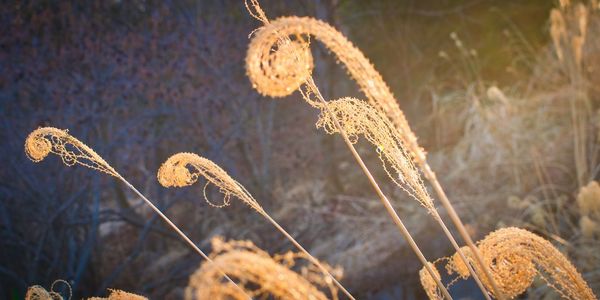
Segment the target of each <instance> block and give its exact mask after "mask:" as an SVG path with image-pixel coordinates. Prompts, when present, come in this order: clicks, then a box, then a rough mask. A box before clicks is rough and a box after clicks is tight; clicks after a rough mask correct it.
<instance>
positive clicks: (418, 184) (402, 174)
mask: <svg viewBox="0 0 600 300" xmlns="http://www.w3.org/2000/svg"><path fill="white" fill-rule="evenodd" d="M328 107H329V109H330V110H331V112H332V113H327V112H321V114H320V115H319V120H318V121H317V127H322V128H324V130H325V131H326V132H327V133H329V134H333V133H340V132H341V131H344V132H345V133H346V134H347V135H348V136H349V137H350V140H351V141H354V142H355V141H356V140H357V139H358V136H359V135H363V136H364V137H365V138H366V139H367V140H368V141H369V142H370V143H371V144H373V145H374V146H375V147H376V149H377V153H378V154H379V159H380V160H381V161H382V163H383V168H384V170H385V171H386V173H387V174H388V176H389V177H390V179H391V180H392V181H393V182H394V183H395V184H396V185H397V186H399V187H400V188H401V189H403V190H404V191H405V192H406V193H408V194H409V195H410V196H411V197H412V198H413V199H415V200H417V201H418V202H419V203H421V205H423V206H424V207H425V208H427V210H428V212H429V213H430V214H431V215H432V216H433V217H434V219H435V220H436V222H438V224H439V225H440V227H441V228H442V229H443V231H444V234H445V235H446V237H447V238H448V239H449V240H450V242H451V244H452V246H453V247H454V248H455V249H456V251H457V253H458V255H460V256H462V258H463V259H464V261H467V259H466V257H465V256H464V254H463V251H462V249H461V248H460V247H459V246H458V243H457V242H456V240H455V238H454V236H452V234H451V233H450V231H449V229H448V228H447V226H446V224H445V223H444V221H443V220H442V218H441V217H440V215H439V213H438V212H437V210H436V208H435V206H434V204H433V200H432V199H431V197H430V196H429V193H428V192H427V189H426V188H425V185H424V184H423V180H422V179H421V175H420V173H419V170H418V169H417V167H416V166H415V165H414V164H413V161H412V159H411V158H410V156H409V155H408V151H407V150H406V149H405V145H404V144H403V143H402V139H401V138H400V136H399V133H398V132H397V130H396V129H395V128H394V126H393V125H392V124H391V123H390V122H389V120H388V119H387V118H386V117H385V116H383V115H382V114H381V113H380V112H379V111H378V110H376V109H375V108H373V107H372V106H370V105H369V104H367V103H366V102H364V101H360V100H357V99H353V98H343V99H339V100H334V101H330V102H329V103H328ZM334 117H335V119H336V120H337V121H338V122H339V125H340V128H341V130H340V129H338V127H336V126H335V124H334ZM390 169H392V170H393V174H392V173H390V171H389V170H390ZM467 272H470V273H471V275H473V276H474V279H475V281H476V283H477V284H478V285H479V287H480V289H481V291H482V292H483V293H484V296H485V297H486V298H488V299H489V296H488V295H487V291H486V288H485V287H484V286H483V284H482V283H481V281H480V279H479V277H478V276H477V273H476V272H475V270H474V269H473V268H472V267H471V266H470V265H467ZM428 276H429V277H428V278H429V279H430V280H429V282H434V281H433V278H432V277H431V275H429V274H428Z"/></svg>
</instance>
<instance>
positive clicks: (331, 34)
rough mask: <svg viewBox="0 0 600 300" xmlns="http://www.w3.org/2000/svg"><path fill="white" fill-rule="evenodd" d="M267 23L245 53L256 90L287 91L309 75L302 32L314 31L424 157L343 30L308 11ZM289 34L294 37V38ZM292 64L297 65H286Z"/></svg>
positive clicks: (280, 93) (270, 93)
mask: <svg viewBox="0 0 600 300" xmlns="http://www.w3.org/2000/svg"><path fill="white" fill-rule="evenodd" d="M260 19H261V20H262V19H263V18H260ZM265 23H266V25H265V26H263V27H261V28H259V29H258V30H257V31H256V32H255V34H254V37H253V39H252V41H251V42H250V46H249V49H248V53H247V55H246V72H247V74H248V77H249V78H250V81H251V82H252V84H253V86H254V87H255V88H256V90H258V91H259V92H260V93H261V94H263V95H268V96H271V97H283V96H287V95H290V94H292V93H293V92H294V91H295V90H297V89H298V88H299V87H300V86H301V85H302V83H304V82H305V81H306V80H308V79H309V77H310V74H311V70H312V58H309V57H310V50H309V49H308V47H306V46H305V45H307V43H305V42H303V41H305V40H306V38H304V37H303V36H314V37H315V39H317V40H319V41H321V42H322V43H323V44H324V45H325V46H326V47H327V48H328V49H329V50H331V52H333V53H334V54H335V55H336V58H337V59H338V60H339V61H340V62H342V64H343V65H344V66H345V67H346V69H347V70H348V73H349V75H350V76H351V77H352V78H353V79H354V80H355V81H356V82H357V84H358V85H359V86H360V89H361V90H362V91H363V93H364V94H365V95H366V96H367V99H368V100H369V103H370V104H371V105H373V106H374V107H375V108H377V109H378V110H379V111H382V112H383V113H384V115H385V116H387V117H388V118H389V119H390V120H391V121H392V123H393V124H394V126H395V127H396V129H397V130H398V131H399V132H400V133H401V134H402V136H403V138H404V139H405V140H406V143H407V149H409V151H410V152H411V156H413V157H414V158H415V159H416V161H417V163H419V164H422V163H425V151H424V150H423V149H422V148H421V147H419V145H418V143H417V138H416V136H415V134H414V133H413V132H412V130H411V129H410V127H409V125H408V122H407V120H406V117H405V116H404V113H403V112H402V110H401V109H400V107H399V106H398V102H397V101H396V99H395V98H394V95H393V94H392V92H391V91H390V88H389V87H388V86H387V84H386V83H385V81H383V78H382V77H381V75H380V74H379V72H377V70H375V68H374V67H373V65H372V64H371V62H370V61H369V60H368V59H367V58H366V57H365V55H364V54H363V53H362V52H361V51H360V50H359V49H358V48H356V47H355V46H354V45H353V44H352V43H351V42H350V41H348V39H346V37H345V36H344V35H343V34H341V33H340V32H339V31H337V30H336V29H335V28H333V27H332V26H331V25H329V24H327V23H325V22H322V21H319V20H316V19H313V18H310V17H282V18H278V19H276V20H274V21H271V22H265ZM290 37H295V39H294V40H293V41H292V40H291V39H290ZM298 41H300V42H298ZM282 45H283V47H282ZM292 45H295V46H292ZM290 50H292V51H290ZM277 52H281V53H279V54H277ZM278 62H281V63H282V65H279V64H278ZM291 66H294V67H293V68H288V67H291ZM313 92H315V91H313ZM313 104H314V103H313Z"/></svg>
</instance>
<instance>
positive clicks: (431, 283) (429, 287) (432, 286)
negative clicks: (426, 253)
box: [419, 262, 469, 300]
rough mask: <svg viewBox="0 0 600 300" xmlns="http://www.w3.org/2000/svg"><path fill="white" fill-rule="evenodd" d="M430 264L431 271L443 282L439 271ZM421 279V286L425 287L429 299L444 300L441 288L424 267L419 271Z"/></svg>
mask: <svg viewBox="0 0 600 300" xmlns="http://www.w3.org/2000/svg"><path fill="white" fill-rule="evenodd" d="M428 264H429V266H430V267H431V269H432V270H433V272H434V273H435V276H436V277H437V278H438V279H439V280H441V278H442V277H441V276H440V272H439V271H438V270H437V268H436V267H435V265H434V264H432V263H429V262H428ZM468 272H469V271H468V270H467V273H468ZM419 279H420V281H421V285H422V286H423V289H424V290H425V293H427V297H429V299H435V300H441V299H444V297H443V295H442V293H441V292H440V289H439V287H438V286H437V284H436V283H435V280H434V279H433V278H432V277H431V275H430V274H429V272H427V269H425V267H423V268H421V270H419Z"/></svg>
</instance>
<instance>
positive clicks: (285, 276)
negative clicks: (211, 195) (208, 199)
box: [186, 238, 337, 300]
mask: <svg viewBox="0 0 600 300" xmlns="http://www.w3.org/2000/svg"><path fill="white" fill-rule="evenodd" d="M210 257H211V259H212V260H213V262H214V263H203V264H202V265H201V266H200V268H198V270H197V271H196V272H194V274H192V276H190V279H189V283H188V287H187V288H186V299H236V300H237V299H244V300H245V299H247V295H245V294H243V293H242V292H241V291H239V290H238V289H237V288H235V286H233V285H232V284H231V283H229V282H224V281H223V273H225V274H227V275H228V276H229V277H230V278H234V279H235V280H236V282H237V284H238V286H240V287H241V288H242V289H244V291H245V292H246V293H247V294H248V295H250V296H252V297H253V298H255V299H262V297H265V296H267V295H269V296H270V297H274V298H277V299H315V300H321V299H322V300H325V299H328V297H327V296H326V295H325V294H324V293H323V292H322V291H320V290H319V288H320V287H321V288H324V289H326V290H329V291H330V294H331V297H333V299H337V288H336V286H335V285H333V283H332V282H331V281H330V280H328V279H329V276H327V275H326V274H325V273H323V272H321V271H319V269H318V268H317V267H316V266H315V265H313V264H311V263H309V262H308V260H306V257H305V256H304V255H303V254H301V253H295V252H287V253H284V254H281V255H273V256H271V255H269V254H268V253H267V252H265V251H263V250H261V249H259V248H257V247H256V246H254V244H253V243H252V242H250V241H230V242H224V241H223V240H222V239H220V238H217V239H214V240H213V252H212V253H211V255H210ZM304 262H306V264H303V263H304ZM294 269H299V270H298V272H296V271H294Z"/></svg>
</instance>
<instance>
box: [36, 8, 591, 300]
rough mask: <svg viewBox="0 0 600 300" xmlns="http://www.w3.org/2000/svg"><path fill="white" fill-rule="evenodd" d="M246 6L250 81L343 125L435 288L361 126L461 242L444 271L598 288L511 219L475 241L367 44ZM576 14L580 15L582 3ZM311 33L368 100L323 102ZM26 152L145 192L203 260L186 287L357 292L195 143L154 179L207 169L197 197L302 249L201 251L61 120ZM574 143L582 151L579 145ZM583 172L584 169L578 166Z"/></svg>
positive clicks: (508, 288)
mask: <svg viewBox="0 0 600 300" xmlns="http://www.w3.org/2000/svg"><path fill="white" fill-rule="evenodd" d="M246 6H247V8H248V11H249V13H250V14H251V15H252V16H253V17H255V18H256V19H258V20H259V21H261V22H262V23H263V26H262V27H260V28H258V29H257V30H255V31H254V32H253V33H252V35H253V37H252V40H251V42H250V46H249V49H248V53H247V56H246V70H247V74H248V77H249V78H250V81H251V82H252V85H253V87H254V88H255V89H256V90H257V91H258V92H260V93H261V94H263V95H267V96H271V97H284V96H287V95H290V94H291V93H293V92H294V91H296V90H299V91H300V92H301V94H302V96H303V98H304V100H305V101H306V102H307V103H308V104H309V105H311V106H312V107H314V108H316V109H318V110H319V111H320V115H319V120H318V122H317V124H316V126H317V127H318V128H323V129H324V131H325V132H326V133H329V134H334V133H338V134H340V135H341V136H342V138H343V140H344V142H345V144H346V146H347V148H348V149H349V150H350V152H351V154H352V155H353V157H354V158H355V160H356V162H357V163H358V165H359V166H360V168H361V170H362V171H363V172H364V174H365V176H366V177H367V178H368V180H369V182H370V184H371V185H372V187H373V189H374V191H375V192H376V194H377V196H378V197H379V199H380V201H381V203H382V204H383V205H384V207H385V209H386V211H387V212H388V214H389V215H390V217H391V218H392V220H393V221H394V223H395V224H396V225H397V227H398V229H399V231H400V233H401V234H402V235H403V237H404V238H405V240H406V241H407V243H408V245H409V246H410V248H411V249H412V250H413V251H414V253H415V254H416V255H417V257H418V259H419V260H420V262H421V263H422V264H423V269H422V270H421V271H420V272H419V274H420V278H421V282H422V285H423V287H424V289H425V290H426V292H427V294H428V296H429V297H430V298H432V299H441V298H446V299H452V297H451V295H450V293H449V291H448V287H449V285H448V286H445V285H444V284H443V283H442V280H441V276H440V273H439V271H438V270H437V268H436V263H437V262H438V261H439V260H438V261H436V262H434V263H431V262H429V261H428V260H427V259H426V258H425V256H424V255H423V253H422V251H421V250H420V248H419V246H418V245H417V244H416V242H415V241H414V239H413V237H412V236H411V234H410V232H409V231H408V229H407V228H406V226H405V225H404V223H403V221H402V219H401V218H400V216H399V215H398V213H397V211H396V210H395V209H394V207H393V206H392V204H391V203H390V201H389V199H388V197H387V196H386V195H385V194H384V192H383V191H382V190H381V188H380V185H379V183H378V182H377V180H376V179H375V177H374V176H373V175H372V173H371V171H370V170H369V168H368V167H367V166H366V165H365V163H364V161H363V159H362V157H361V156H360V155H359V153H358V152H357V151H356V148H355V146H354V144H355V143H356V142H357V140H358V139H359V138H360V136H362V137H364V138H365V140H367V141H368V142H369V143H371V144H372V145H373V146H374V147H375V151H376V152H377V154H378V155H379V159H380V160H381V163H382V166H383V168H384V170H385V172H386V173H387V175H388V177H389V179H391V181H392V183H393V184H395V185H396V186H397V187H399V188H400V189H402V190H403V191H405V192H406V193H407V194H408V195H409V197H410V198H412V199H414V200H416V201H418V203H419V204H421V205H422V206H423V207H424V208H425V209H426V211H427V213H428V214H429V215H431V217H432V218H433V219H434V220H435V221H436V222H437V223H438V224H439V226H440V227H441V228H442V230H443V231H444V233H445V235H446V237H447V238H448V240H449V241H450V243H451V244H452V246H453V247H454V249H455V250H456V254H455V255H453V256H452V257H451V258H447V260H448V264H447V265H446V269H447V271H448V272H449V273H451V274H453V273H456V274H458V276H459V277H461V278H467V277H472V278H473V279H474V280H475V282H476V283H477V285H478V287H479V288H480V290H481V292H482V294H483V296H484V297H485V298H486V299H491V298H492V297H494V298H497V299H506V298H514V297H516V296H517V295H519V294H521V293H523V292H524V291H525V290H526V289H527V288H528V287H529V286H530V285H531V283H532V281H533V277H534V276H536V275H541V277H542V278H544V279H545V280H546V281H547V282H548V284H549V285H550V286H551V287H553V288H555V289H556V290H557V291H558V292H559V293H560V294H561V295H562V296H564V297H565V298H569V299H596V298H595V296H594V294H593V293H592V291H591V289H590V288H589V287H588V286H587V284H586V282H585V281H584V280H583V278H582V277H581V275H580V274H579V273H578V272H577V270H576V269H575V267H574V266H573V265H572V264H571V263H570V262H569V261H568V260H567V259H566V258H565V256H563V255H562V254H561V253H560V252H559V251H558V250H556V249H555V248H554V247H553V246H552V245H551V244H550V243H549V242H547V241H546V240H544V239H542V238H540V237H538V236H537V235H535V234H533V233H530V232H528V231H526V230H523V229H518V228H508V229H501V230H498V231H495V232H493V233H491V234H489V235H488V236H487V237H486V238H485V239H483V240H481V241H480V242H479V243H478V244H477V245H476V244H475V243H474V242H473V240H472V238H471V237H470V236H469V233H468V231H467V230H466V228H465V226H464V224H463V222H462V221H461V219H460V218H459V216H458V214H457V213H456V211H455V210H454V208H453V206H452V204H451V203H450V201H449V199H448V197H447V196H446V194H445V192H444V190H443V188H442V186H441V185H440V183H439V181H438V179H437V177H436V174H435V173H434V172H433V171H432V169H431V167H430V166H429V165H428V163H427V160H426V153H425V151H424V149H423V148H421V147H420V146H419V144H418V143H417V138H416V136H415V134H414V133H413V131H412V130H411V128H410V126H409V125H408V122H407V120H406V118H405V116H404V114H403V112H402V110H401V109H400V107H399V105H398V101H397V100H396V99H395V98H394V96H393V95H392V93H391V91H390V88H389V87H388V86H387V85H386V83H385V82H384V81H383V79H382V77H381V75H380V74H379V73H378V72H377V71H376V70H375V68H374V67H373V65H372V64H371V63H370V62H369V60H368V59H367V58H366V57H365V56H364V55H363V54H362V52H361V51H360V50H358V49H357V48H356V47H354V46H353V45H352V43H351V42H350V41H348V40H347V39H346V38H345V37H344V36H343V35H342V34H341V33H340V32H338V31H337V30H335V29H334V28H333V27H331V26H330V25H328V24H326V23H324V22H322V21H318V20H315V19H312V18H309V17H283V18H279V19H276V20H269V19H268V18H267V16H266V14H265V13H264V11H263V10H262V9H261V7H260V6H259V3H258V2H257V0H250V2H249V3H248V2H246ZM577 10H580V9H579V8H577ZM578 14H579V15H580V16H585V13H582V12H579V13H578ZM552 16H553V17H552V18H553V29H552V32H553V34H552V35H553V37H554V36H557V37H556V38H555V43H556V44H557V49H562V48H558V47H559V46H561V45H562V43H564V41H563V40H564V36H565V34H564V33H563V31H564V29H563V30H562V31H561V29H560V28H558V29H555V28H554V27H555V26H554V22H559V21H555V20H554V19H556V20H559V19H560V18H559V17H557V13H556V12H554V11H553V12H552ZM580 24H583V25H581V26H582V27H580V31H581V35H582V37H583V40H585V39H584V37H585V22H584V21H581V22H580ZM581 28H583V29H581ZM309 36H312V37H314V38H315V39H316V40H318V41H320V42H322V43H323V44H324V45H325V46H326V47H327V48H328V49H329V50H331V52H332V53H334V54H335V55H336V58H337V59H338V60H339V61H340V62H342V64H343V65H344V66H345V67H346V69H347V71H348V73H349V75H350V76H351V77H352V78H353V79H354V80H355V81H356V82H357V84H358V85H359V87H360V89H361V90H362V92H363V93H364V95H365V96H366V98H367V101H361V100H358V99H354V98H342V99H337V100H331V101H327V100H325V99H324V98H323V96H322V94H321V93H320V91H319V89H318V88H317V86H316V84H315V82H314V80H313V78H312V69H313V63H314V61H313V58H312V55H311V52H310V48H309V46H310V44H309V40H310V39H309ZM556 41H558V42H556ZM577 43H583V41H581V42H575V41H573V45H578V44H577ZM576 50H577V49H576V48H574V50H573V51H574V53H575V54H576V53H577V51H576ZM557 52H558V50H557ZM558 53H560V54H559V57H564V55H563V54H562V52H558ZM575 57H577V56H576V55H575ZM575 67H577V61H575ZM574 120H575V116H574ZM579 138H581V137H579ZM25 151H26V153H27V155H28V156H29V158H30V159H31V160H33V161H35V162H38V161H41V160H43V159H44V158H45V157H46V156H47V155H48V154H49V153H53V154H56V155H58V156H60V157H61V158H62V160H63V162H64V163H65V164H67V165H69V166H71V165H74V164H80V165H83V166H86V167H89V168H92V169H95V170H98V171H101V172H104V173H106V174H109V175H111V176H114V177H116V178H117V179H119V180H120V181H122V182H123V183H124V184H125V185H127V186H128V187H129V188H130V189H131V190H132V191H133V192H134V193H136V194H137V195H138V196H139V197H140V198H142V199H143V200H144V201H145V203H146V204H147V205H148V206H150V207H151V208H152V209H153V210H154V211H155V212H156V213H157V214H158V215H159V216H160V217H161V218H162V219H163V220H164V221H165V222H166V223H167V224H168V225H169V226H170V227H171V229H173V230H174V231H175V232H176V233H177V234H178V235H179V236H180V237H181V238H182V239H184V240H185V241H186V243H188V244H189V246H190V247H192V248H193V249H194V250H195V251H196V252H197V253H198V254H199V255H201V256H202V257H203V258H204V259H205V260H206V263H205V264H203V265H202V267H201V268H200V269H198V271H197V272H196V273H194V274H193V275H192V276H191V277H190V281H189V287H188V289H187V290H186V298H187V299H213V298H214V299H230V298H233V299H248V298H250V299H252V298H257V297H263V296H265V295H273V296H275V297H278V298H282V299H288V298H289V299H306V298H311V299H326V298H327V296H326V295H325V293H323V292H322V289H328V291H329V294H330V297H333V298H334V299H336V298H337V295H338V289H339V291H342V292H343V293H344V294H345V295H346V296H347V297H348V298H350V299H354V297H353V296H352V294H351V293H350V292H349V290H348V289H346V288H345V287H344V286H343V285H342V284H341V283H340V281H338V279H339V278H340V276H341V275H340V272H336V271H334V270H333V269H332V268H331V267H329V266H327V265H326V264H324V263H321V262H320V261H319V260H318V259H317V258H315V257H314V256H312V255H311V254H310V253H309V252H308V251H307V250H306V249H305V248H304V247H303V246H302V245H300V243H298V242H297V241H296V239H294V238H293V237H292V235H291V234H289V233H288V232H287V231H286V230H285V229H284V228H283V227H281V226H280V225H279V223H278V222H277V221H275V220H274V219H273V218H271V216H270V215H269V214H268V213H267V212H266V211H265V210H264V209H263V208H262V206H261V205H260V204H259V202H258V201H257V200H256V199H255V198H254V197H253V196H252V195H251V194H250V192H248V190H246V188H244V187H243V186H242V185H241V184H240V183H239V182H237V181H236V180H235V179H233V178H232V177H231V176H229V175H228V174H227V172H226V171H224V170H223V169H222V168H220V167H219V166H218V165H217V164H215V163H214V162H212V161H210V160H208V159H206V158H203V157H201V156H199V155H196V154H193V153H178V154H175V155H173V156H171V157H170V158H168V159H167V160H166V161H165V163H164V164H163V165H162V166H161V167H160V169H159V170H158V174H157V178H158V181H159V182H160V184H161V185H163V186H164V187H182V186H188V185H192V184H193V183H195V182H196V181H198V179H199V178H200V177H203V178H204V179H206V185H205V187H204V198H205V199H206V200H207V202H208V203H209V204H210V205H211V206H214V207H223V206H227V205H229V204H230V203H231V202H230V201H231V197H234V198H237V199H239V200H241V201H242V202H244V203H245V204H247V205H249V206H250V207H251V208H253V209H254V210H256V211H257V212H258V213H259V214H260V215H261V216H263V217H264V218H265V219H267V221H269V222H270V223H271V224H272V225H273V226H274V227H275V228H276V229H277V230H278V231H279V232H281V233H282V234H283V235H284V236H285V237H286V238H287V239H288V240H289V241H290V242H291V243H292V244H293V245H294V246H295V247H296V248H297V249H298V250H299V251H300V252H298V253H292V252H289V253H286V254H283V255H277V256H273V257H271V256H270V255H269V254H267V253H266V252H264V251H262V250H260V249H258V248H256V247H255V246H254V245H252V244H251V243H249V242H231V243H224V242H223V241H220V240H215V241H213V248H214V252H213V254H211V255H210V256H209V255H206V254H205V253H204V252H203V251H202V250H201V249H200V248H198V246H196V244H195V243H194V242H193V241H192V240H191V239H190V238H188V237H187V236H186V235H185V233H183V232H182V231H181V230H180V229H179V228H178V227H177V226H176V225H175V224H174V223H173V222H172V221H171V220H170V219H169V218H168V217H167V216H166V215H164V214H163V213H162V212H161V211H160V210H159V209H158V208H157V207H156V206H155V205H154V204H153V203H152V202H151V201H150V200H148V199H147V198H146V197H145V196H144V195H143V194H141V193H140V192H139V191H138V190H137V189H136V188H135V187H134V186H132V185H131V184H130V183H129V182H128V181H127V180H125V178H124V177H123V176H121V175H120V174H119V173H118V172H117V171H116V170H115V169H114V168H113V167H112V166H110V165H109V164H108V163H107V162H106V161H105V160H104V159H103V158H102V157H100V156H99V155H98V154H97V153H96V152H94V151H93V150H92V149H91V148H90V147H88V146H86V145H85V144H84V143H82V142H81V141H79V140H77V139H76V138H75V137H73V136H71V135H70V134H69V133H68V132H67V131H66V130H60V129H56V128H51V127H45V128H39V129H36V130H35V131H33V132H32V133H31V134H30V135H29V136H28V137H27V140H26V142H25ZM582 151H583V150H582ZM580 154H581V155H585V153H580ZM577 155H579V154H577ZM577 159H578V158H576V160H577ZM576 164H577V162H576ZM582 173H583V175H582V176H584V175H585V172H582ZM422 177H425V178H426V179H427V181H428V182H429V183H430V184H431V186H432V188H433V190H434V191H435V193H436V195H437V198H438V200H439V201H440V202H441V204H442V206H443V207H444V208H445V210H446V213H447V216H448V217H449V218H450V220H451V222H452V224H453V225H454V226H455V228H456V230H457V231H458V233H459V235H460V237H461V238H462V240H463V242H464V243H465V244H466V246H464V247H461V246H459V242H458V241H457V240H456V239H455V237H454V235H453V234H452V232H451V231H450V229H448V227H447V226H446V223H445V221H444V220H443V219H442V217H441V215H440V213H439V212H438V210H437V209H436V205H435V203H434V199H433V197H431V195H430V194H429V192H428V189H427V187H426V186H425V183H424V181H423V179H422ZM209 184H212V185H214V186H216V187H218V189H219V191H220V192H221V193H222V194H223V195H224V199H223V202H222V203H221V204H216V203H214V202H211V201H210V200H209V199H208V198H207V195H206V186H208V185H209ZM300 258H301V259H304V260H306V261H307V265H306V266H304V267H301V268H300V269H299V270H294V266H297V265H296V260H297V259H300ZM296 269H297V268H296ZM334 273H335V274H334ZM335 275H337V276H335ZM223 279H225V281H223ZM33 299H35V298H33ZM111 299H112V298H111Z"/></svg>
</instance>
